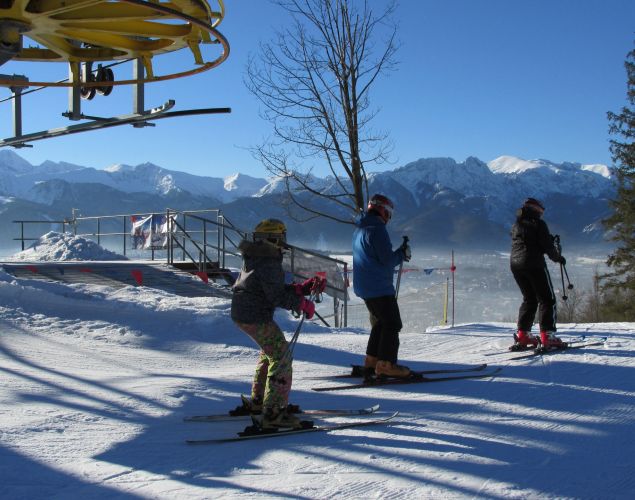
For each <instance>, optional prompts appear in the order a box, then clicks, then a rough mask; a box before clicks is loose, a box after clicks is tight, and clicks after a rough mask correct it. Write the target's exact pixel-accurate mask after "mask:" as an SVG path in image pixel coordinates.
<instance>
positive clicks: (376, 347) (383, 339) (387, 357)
mask: <svg viewBox="0 0 635 500" xmlns="http://www.w3.org/2000/svg"><path fill="white" fill-rule="evenodd" d="M364 302H365V303H366V307H367V308H368V312H369V315H370V325H371V330H370V337H369V339H368V346H367V347H366V354H368V355H369V356H375V357H376V358H378V359H379V360H380V361H390V362H391V363H397V356H398V354H399V331H400V330H401V327H402V326H403V325H402V324H401V315H400V314H399V306H398V305H397V299H396V297H395V296H394V295H386V296H384V297H373V298H372V299H365V300H364Z"/></svg>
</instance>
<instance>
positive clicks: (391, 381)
mask: <svg viewBox="0 0 635 500" xmlns="http://www.w3.org/2000/svg"><path fill="white" fill-rule="evenodd" d="M500 371H501V368H496V369H494V370H490V371H488V372H486V373H482V372H480V373H470V374H467V375H448V376H446V377H424V376H423V375H421V376H419V375H415V376H413V377H410V378H405V379H400V378H372V379H366V380H364V381H363V382H361V383H359V384H349V385H333V386H327V387H313V388H312V389H311V390H313V391H317V392H325V391H341V390H347V389H362V388H364V387H383V386H386V385H405V384H421V383H426V382H444V381H447V380H463V379H471V378H487V377H493V376H495V375H496V374H498V372H500Z"/></svg>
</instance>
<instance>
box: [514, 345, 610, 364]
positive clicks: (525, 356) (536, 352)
mask: <svg viewBox="0 0 635 500" xmlns="http://www.w3.org/2000/svg"><path fill="white" fill-rule="evenodd" d="M604 342H605V340H602V341H599V342H589V343H586V344H574V345H567V347H556V348H554V349H549V350H548V351H539V350H533V351H532V352H530V353H529V354H523V355H522V356H515V357H513V358H510V361H517V360H520V359H529V358H533V357H536V356H545V355H548V354H555V353H557V352H565V351H570V350H571V349H582V348H583V347H592V346H596V345H604Z"/></svg>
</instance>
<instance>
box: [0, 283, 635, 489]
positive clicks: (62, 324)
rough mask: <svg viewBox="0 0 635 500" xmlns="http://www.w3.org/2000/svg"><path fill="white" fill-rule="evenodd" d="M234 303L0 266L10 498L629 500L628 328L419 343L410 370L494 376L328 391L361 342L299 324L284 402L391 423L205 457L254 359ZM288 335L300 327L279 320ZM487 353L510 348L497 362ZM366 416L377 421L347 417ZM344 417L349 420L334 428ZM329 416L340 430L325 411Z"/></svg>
mask: <svg viewBox="0 0 635 500" xmlns="http://www.w3.org/2000/svg"><path fill="white" fill-rule="evenodd" d="M229 308H230V303H229V301H227V300H226V299H216V298H210V297H205V298H187V297H180V296H176V295H171V294H169V293H166V292H163V291H160V290H156V289H150V288H145V287H125V288H120V289H112V288H108V287H104V286H99V285H94V284H91V285H87V284H64V283H54V282H46V281H39V280H28V279H21V280H19V281H18V280H15V279H14V278H13V277H12V276H11V275H9V274H6V273H5V272H2V271H0V498H3V499H19V498H24V499H44V498H46V499H50V498H60V499H62V498H63V499H74V498H91V499H99V498H158V499H174V498H179V499H181V498H195V499H198V498H303V499H309V498H310V499H312V498H407V499H414V498H431V499H432V498H435V499H438V498H541V499H542V498H580V499H584V498H589V499H590V498H603V499H621V498H623V499H626V498H632V495H633V491H635V474H634V471H635V458H634V457H635V438H634V433H633V424H634V418H635V408H634V405H633V403H634V401H635V399H634V396H635V376H634V375H635V323H611V324H584V325H582V324H578V325H562V326H561V328H560V334H561V336H562V337H563V338H571V339H575V338H580V337H581V336H586V337H587V339H596V338H597V337H602V336H606V337H607V340H606V341H605V342H604V344H603V345H600V346H596V347H590V348H588V349H578V350H576V351H570V352H568V353H567V352H565V353H558V354H554V355H550V356H546V357H543V358H540V357H536V358H533V359H530V360H523V361H510V357H512V354H510V353H508V352H506V348H507V346H508V345H509V343H510V340H511V333H512V329H513V325H512V324H504V323H491V324H462V325H458V326H456V327H454V328H438V329H432V330H430V331H428V332H412V331H406V332H404V333H403V334H402V337H401V350H400V354H401V361H402V362H403V363H405V364H407V365H409V366H411V367H412V368H416V369H430V368H452V367H462V366H465V365H466V364H477V363H482V362H487V363H489V364H490V365H491V366H494V367H502V371H501V373H500V375H498V376H497V377H495V378H491V379H490V378H486V379H479V380H461V381H455V382H440V383H435V384H417V385H406V386H393V387H382V388H365V389H361V390H354V391H335V392H328V393H317V392H314V391H312V390H311V388H312V387H315V386H317V385H318V384H322V385H323V384H324V382H325V381H316V380H311V379H310V377H313V376H320V375H328V374H335V373H343V372H344V371H346V367H347V366H348V365H349V364H350V363H356V362H359V361H360V360H361V359H362V354H363V352H364V348H365V344H366V339H367V336H366V333H365V332H364V331H362V330H359V329H341V330H337V329H329V328H326V327H323V326H320V325H318V324H315V323H313V322H305V325H304V327H303V330H302V333H301V335H300V337H299V342H298V345H297V346H296V349H295V361H294V384H293V390H292V397H291V401H292V402H294V403H297V404H300V405H301V406H303V407H305V408H362V407H367V406H371V405H373V404H375V403H379V404H380V405H381V410H380V413H379V414H380V415H387V414H388V413H392V412H394V411H399V416H398V417H397V418H395V419H394V420H393V421H392V422H391V423H390V424H389V425H381V426H374V427H360V428H352V429H347V430H341V431H337V432H333V433H329V434H323V433H315V434H304V435H297V436H286V437H280V438H272V439H263V440H256V441H248V442H239V443H228V444H222V445H210V446H191V445H187V444H186V443H185V439H186V438H192V437H193V438H205V437H209V438H212V437H223V436H227V435H229V434H232V433H234V432H236V431H237V430H240V428H242V426H244V425H245V424H244V422H243V423H237V422H226V423H192V422H183V420H182V419H183V417H184V416H187V415H192V414H201V413H219V412H222V411H225V410H227V409H229V408H233V407H234V406H236V405H237V404H238V402H239V395H240V394H241V393H248V392H249V389H250V379H251V374H252V371H253V369H254V366H255V363H256V349H255V345H253V344H251V341H250V340H249V339H248V338H247V337H246V336H245V335H244V334H242V333H241V332H240V331H239V330H238V329H236V328H235V327H234V326H233V324H232V322H231V320H230V318H229ZM277 320H278V321H279V323H280V325H281V327H282V328H283V329H284V330H285V331H286V332H287V333H288V337H290V336H291V335H292V334H293V331H294V330H295V328H296V325H297V320H295V319H294V318H293V317H292V316H290V315H289V314H287V313H286V312H280V313H279V314H278V315H277ZM492 353H499V354H494V355H492ZM354 418H366V417H354ZM340 419H341V417H340ZM327 420H328V421H339V420H338V418H330V419H327Z"/></svg>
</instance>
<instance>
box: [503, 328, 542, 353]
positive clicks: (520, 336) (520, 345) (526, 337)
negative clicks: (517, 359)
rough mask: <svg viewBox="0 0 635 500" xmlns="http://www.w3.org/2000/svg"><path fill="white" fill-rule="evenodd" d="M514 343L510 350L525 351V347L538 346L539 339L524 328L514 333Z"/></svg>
mask: <svg viewBox="0 0 635 500" xmlns="http://www.w3.org/2000/svg"><path fill="white" fill-rule="evenodd" d="M514 340H515V342H514V345H512V346H511V347H510V348H509V350H510V351H525V350H527V349H530V346H531V348H534V347H538V344H539V343H540V339H539V338H538V337H536V336H535V335H532V334H531V333H530V332H526V331H525V330H518V333H515V334H514Z"/></svg>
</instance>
